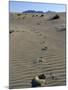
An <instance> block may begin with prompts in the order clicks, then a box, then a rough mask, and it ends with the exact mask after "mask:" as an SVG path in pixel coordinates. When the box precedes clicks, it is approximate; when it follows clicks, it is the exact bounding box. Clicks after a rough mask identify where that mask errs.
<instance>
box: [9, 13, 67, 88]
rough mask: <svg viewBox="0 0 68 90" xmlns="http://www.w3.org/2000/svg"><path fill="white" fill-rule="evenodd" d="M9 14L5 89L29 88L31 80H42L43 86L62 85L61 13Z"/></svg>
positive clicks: (63, 23) (63, 74) (64, 79)
mask: <svg viewBox="0 0 68 90" xmlns="http://www.w3.org/2000/svg"><path fill="white" fill-rule="evenodd" d="M55 15H56V13H48V14H43V15H41V14H29V13H28V14H17V13H10V18H9V19H10V20H9V25H10V28H9V36H10V37H9V48H10V51H9V52H10V54H9V55H10V56H9V88H30V87H32V84H31V81H32V79H33V78H34V77H35V76H37V75H40V74H44V75H45V76H46V83H45V84H44V85H41V86H44V87H47V86H62V85H65V84H66V61H65V42H66V40H65V33H66V26H65V22H66V21H65V13H57V15H58V16H59V18H57V19H53V20H52V19H50V18H52V17H54V16H55Z"/></svg>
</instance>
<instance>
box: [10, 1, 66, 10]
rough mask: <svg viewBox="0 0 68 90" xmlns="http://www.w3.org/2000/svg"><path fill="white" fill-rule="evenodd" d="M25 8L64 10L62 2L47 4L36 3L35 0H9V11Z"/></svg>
mask: <svg viewBox="0 0 68 90" xmlns="http://www.w3.org/2000/svg"><path fill="white" fill-rule="evenodd" d="M26 10H36V11H44V12H46V11H56V12H65V5H63V4H49V3H37V2H23V1H10V2H9V11H10V12H23V11H26Z"/></svg>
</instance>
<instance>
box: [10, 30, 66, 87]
mask: <svg viewBox="0 0 68 90" xmlns="http://www.w3.org/2000/svg"><path fill="white" fill-rule="evenodd" d="M31 31H32V32H33V33H35V34H36V35H37V36H39V37H42V41H41V42H40V44H42V48H41V49H40V50H41V52H43V51H44V53H45V52H47V51H48V47H47V46H45V39H43V38H44V35H43V34H42V33H40V32H39V31H37V30H31ZM16 32H18V31H16ZM22 32H25V31H22ZM43 46H45V47H43ZM64 59H65V58H64V57H62V55H61V56H57V55H51V53H45V56H42V55H41V56H39V57H37V58H36V60H35V61H33V63H32V62H29V63H30V65H31V66H29V67H28V69H29V70H27V67H25V68H23V72H24V73H23V76H21V77H19V78H16V79H15V80H14V81H12V86H13V87H19V86H20V87H23V86H24V87H26V86H27V87H31V83H29V82H31V79H32V78H33V76H34V75H36V74H40V73H44V74H45V75H46V81H47V84H46V85H45V86H54V85H62V84H63V85H64V84H65V82H64V81H65V68H66V67H65V62H64ZM62 60H63V61H62ZM13 62H14V63H15V68H17V69H16V70H17V71H15V73H17V75H18V74H21V73H22V72H21V71H22V70H21V69H22V68H20V66H18V65H17V66H16V64H17V63H21V62H22V63H23V65H25V63H26V62H25V60H23V61H21V62H20V61H19V62H17V61H15V59H14V60H13ZM60 66H61V67H60ZM23 67H24V66H23ZM32 67H34V68H32ZM18 69H19V70H18ZM20 70H21V71H20ZM30 73H32V74H31V75H30ZM25 75H26V76H25ZM14 78H15V77H14ZM22 79H23V81H24V82H23V83H22ZM25 79H26V80H25ZM12 86H11V87H12Z"/></svg>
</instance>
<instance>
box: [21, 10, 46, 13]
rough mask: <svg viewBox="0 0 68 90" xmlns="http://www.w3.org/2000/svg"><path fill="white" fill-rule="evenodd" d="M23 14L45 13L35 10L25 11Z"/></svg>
mask: <svg viewBox="0 0 68 90" xmlns="http://www.w3.org/2000/svg"><path fill="white" fill-rule="evenodd" d="M23 13H44V12H43V11H35V10H27V11H24V12H23Z"/></svg>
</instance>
